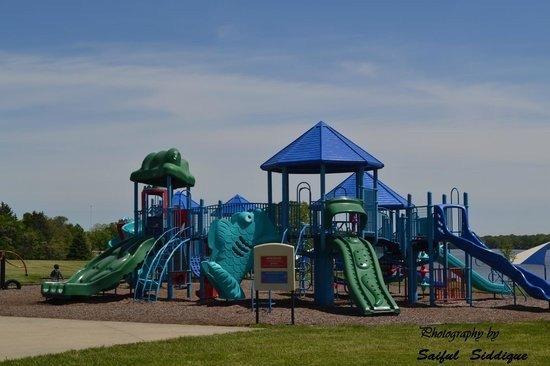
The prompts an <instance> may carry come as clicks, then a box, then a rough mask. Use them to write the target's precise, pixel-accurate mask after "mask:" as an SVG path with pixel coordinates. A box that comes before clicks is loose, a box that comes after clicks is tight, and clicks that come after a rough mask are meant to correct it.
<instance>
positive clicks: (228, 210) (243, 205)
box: [212, 194, 256, 217]
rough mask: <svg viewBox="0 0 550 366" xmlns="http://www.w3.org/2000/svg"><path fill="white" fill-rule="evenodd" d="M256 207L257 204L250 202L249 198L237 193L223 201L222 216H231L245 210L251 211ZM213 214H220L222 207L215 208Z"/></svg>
mask: <svg viewBox="0 0 550 366" xmlns="http://www.w3.org/2000/svg"><path fill="white" fill-rule="evenodd" d="M255 208H256V204H254V203H250V201H249V200H247V199H246V198H244V197H243V196H241V195H240V194H236V195H234V196H233V197H231V198H230V199H228V200H227V201H226V202H225V203H222V205H221V216H222V217H229V216H232V215H233V214H236V213H237V212H244V211H251V210H254V209H255ZM212 215H214V216H220V209H219V208H218V209H217V210H215V211H214V212H213V213H212Z"/></svg>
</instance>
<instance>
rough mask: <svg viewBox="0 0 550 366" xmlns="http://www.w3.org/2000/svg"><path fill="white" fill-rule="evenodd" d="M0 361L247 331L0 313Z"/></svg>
mask: <svg viewBox="0 0 550 366" xmlns="http://www.w3.org/2000/svg"><path fill="white" fill-rule="evenodd" d="M0 329H1V332H0V361H2V360H5V359H13V358H21V357H28V356H36V355H43V354H48V353H58V352H64V351H68V350H74V349H83V348H90V347H100V346H112V345H115V344H127V343H136V342H143V341H156V340H161V339H168V338H176V337H183V336H200V335H212V334H221V333H231V332H240V331H247V330H250V328H243V327H220V326H210V325H178V324H148V323H130V322H105V321H90V320H71V319H45V318H19V317H7V316H0Z"/></svg>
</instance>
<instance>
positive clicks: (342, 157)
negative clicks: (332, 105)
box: [261, 121, 384, 174]
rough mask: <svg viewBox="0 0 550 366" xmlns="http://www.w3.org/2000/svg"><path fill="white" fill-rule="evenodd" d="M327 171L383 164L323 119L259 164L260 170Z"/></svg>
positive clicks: (343, 170)
mask: <svg viewBox="0 0 550 366" xmlns="http://www.w3.org/2000/svg"><path fill="white" fill-rule="evenodd" d="M322 164H324V165H325V169H326V173H346V172H353V171H356V170H357V169H359V168H364V169H365V170H374V169H381V168H383V167H384V164H383V163H382V162H381V161H380V160H378V159H376V158H375V157H374V156H372V155H371V154H369V153H368V152H366V151H365V150H363V149H362V148H361V147H359V146H358V145H357V144H355V143H354V142H352V141H351V140H349V139H348V138H347V137H345V136H344V135H342V134H341V133H339V132H338V131H336V130H335V129H334V128H332V127H330V126H329V125H327V124H326V123H324V122H323V121H321V122H319V123H317V124H316V125H315V126H313V127H312V128H310V129H309V130H307V131H306V132H305V133H304V134H302V135H301V136H300V137H298V138H297V139H296V140H294V141H293V142H292V143H290V144H289V145H288V146H287V147H285V148H284V149H282V150H281V151H279V152H278V153H277V154H275V155H274V156H273V157H272V158H270V159H269V160H268V161H266V162H265V163H263V164H262V165H261V168H262V170H266V171H273V172H279V173H281V172H282V171H283V168H286V169H287V172H288V173H293V174H319V173H320V170H321V165H322Z"/></svg>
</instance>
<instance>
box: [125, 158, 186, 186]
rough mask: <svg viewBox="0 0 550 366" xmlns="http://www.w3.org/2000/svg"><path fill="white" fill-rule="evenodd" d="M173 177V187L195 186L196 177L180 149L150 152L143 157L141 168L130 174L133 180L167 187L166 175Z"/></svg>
mask: <svg viewBox="0 0 550 366" xmlns="http://www.w3.org/2000/svg"><path fill="white" fill-rule="evenodd" d="M168 176H170V177H172V187H173V188H174V189H175V188H182V187H193V186H194V185H195V177H193V175H192V174H191V172H190V171H189V163H188V162H187V160H185V159H184V158H182V157H181V154H180V152H179V151H178V149H175V148H172V149H169V150H166V151H159V152H156V153H154V152H153V153H150V154H149V155H147V156H146V157H145V159H143V163H142V164H141V168H140V169H138V170H136V171H134V172H133V173H132V174H131V175H130V180H131V181H132V182H138V183H143V184H150V185H153V186H157V187H166V177H168Z"/></svg>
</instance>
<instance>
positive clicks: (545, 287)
mask: <svg viewBox="0 0 550 366" xmlns="http://www.w3.org/2000/svg"><path fill="white" fill-rule="evenodd" d="M446 208H458V209H459V210H461V211H462V235H461V236H457V235H455V234H453V233H451V232H450V231H449V229H448V228H447V225H446V214H445V209H446ZM434 213H435V215H434V218H435V228H436V230H435V235H436V240H438V241H448V242H451V243H453V244H454V245H456V247H457V248H459V249H461V250H463V251H465V252H466V253H468V254H470V255H471V256H472V257H474V258H477V259H479V260H480V261H482V262H483V263H485V264H487V265H488V266H489V267H491V268H493V269H495V270H497V271H499V272H501V273H502V274H504V275H505V276H508V277H509V278H510V279H512V280H513V281H514V282H515V283H516V284H518V285H519V286H521V287H522V288H523V289H524V290H525V292H526V293H527V294H528V295H529V296H531V297H533V298H535V299H539V300H546V301H550V283H548V282H547V281H546V280H544V279H542V278H540V277H538V276H537V275H535V274H533V273H531V272H529V271H527V270H525V269H523V268H521V267H519V266H516V265H514V264H512V263H510V262H509V261H508V260H507V259H506V258H505V257H504V256H503V255H501V254H498V253H495V252H493V251H492V250H490V249H489V248H487V246H486V245H485V244H484V243H483V242H482V241H481V240H480V239H479V238H478V237H477V235H476V234H474V233H473V232H472V231H471V230H470V226H469V225H468V215H467V212H466V210H465V209H464V207H463V206H457V205H436V206H434Z"/></svg>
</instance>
